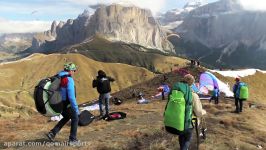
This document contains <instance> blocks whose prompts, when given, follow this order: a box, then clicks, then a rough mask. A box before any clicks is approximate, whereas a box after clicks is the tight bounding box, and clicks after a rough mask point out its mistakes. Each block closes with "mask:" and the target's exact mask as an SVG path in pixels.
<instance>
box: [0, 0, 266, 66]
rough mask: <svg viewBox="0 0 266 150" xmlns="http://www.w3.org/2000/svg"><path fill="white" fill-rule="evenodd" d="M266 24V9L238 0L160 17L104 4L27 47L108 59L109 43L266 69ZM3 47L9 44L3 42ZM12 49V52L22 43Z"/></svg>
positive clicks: (189, 7)
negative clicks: (245, 5) (253, 8)
mask: <svg viewBox="0 0 266 150" xmlns="http://www.w3.org/2000/svg"><path fill="white" fill-rule="evenodd" d="M265 26H266V12H261V11H247V10H245V9H244V8H243V7H242V6H241V5H240V4H239V2H238V0H220V1H218V2H214V3H209V4H202V3H199V2H193V3H188V4H187V5H186V6H185V7H184V8H183V9H173V10H170V11H168V12H166V13H165V14H160V15H159V16H157V18H155V17H153V16H152V13H151V12H150V11H149V10H146V9H141V8H138V7H135V6H122V5H120V4H112V5H109V6H105V5H100V6H97V9H96V11H95V13H94V14H90V13H89V12H88V11H86V10H85V11H84V12H83V13H82V14H80V15H79V16H78V17H77V18H76V19H74V20H72V19H69V20H67V21H66V22H62V21H61V22H57V21H54V22H53V23H52V25H51V29H50V30H49V31H45V32H43V33H37V34H34V36H33V40H32V44H31V47H30V48H28V49H27V51H26V52H29V53H36V52H42V53H55V52H59V53H68V52H75V53H83V54H84V55H86V56H89V57H91V58H96V57H95V56H96V55H98V54H99V53H101V54H104V57H99V56H97V58H98V59H97V60H100V61H108V60H110V59H108V56H107V55H105V54H107V53H108V51H107V49H108V47H111V48H110V49H112V51H114V50H115V49H120V55H119V57H123V56H124V55H127V54H128V52H127V51H128V50H129V49H130V51H131V50H133V51H136V52H149V53H151V52H152V53H159V54H167V55H175V54H177V55H178V56H183V57H188V58H193V59H198V60H200V61H202V62H204V63H207V64H209V65H211V66H215V67H227V68H243V67H254V68H261V69H265V68H266V67H265V66H266V59H265V57H266V29H265ZM95 38H96V39H95ZM99 39H100V40H99ZM106 40H107V41H109V42H110V43H108V42H107V43H108V44H107V45H108V47H104V46H103V45H104V44H103V45H101V44H96V45H97V46H96V45H95V41H98V43H99V42H100V41H106ZM0 41H1V40H0ZM2 41H3V40H2ZM6 41H7V40H6ZM13 41H14V39H13ZM92 41H94V42H92ZM2 43H3V42H2ZM5 43H8V42H5ZM25 43H27V44H25ZM96 43H97V42H96ZM103 43H105V42H103ZM7 45H9V44H5V47H8V46H7ZM15 45H16V44H15ZM17 45H19V44H17ZM29 45H30V44H29V42H24V45H23V47H24V48H25V47H29ZM110 45H112V46H110ZM0 46H1V47H2V49H5V48H3V44H1V42H0ZM20 47H22V46H20ZM103 47H104V48H103ZM117 47H119V48H117ZM6 49H10V46H9V48H6ZM14 49H15V50H11V51H12V52H13V51H16V50H17V51H18V49H20V48H16V47H15V48H14ZM103 49H104V50H103ZM96 50H97V51H96ZM100 51H101V52H100ZM122 51H123V52H122ZM109 52H110V51H109ZM109 56H110V55H109ZM124 57H125V56H124ZM125 58H127V57H125ZM111 59H112V62H113V61H115V62H123V63H128V64H130V62H129V61H122V60H123V59H119V60H116V59H115V57H112V58H111ZM117 59H118V58H117ZM133 60H134V59H133ZM136 64H137V63H136ZM141 64H142V65H140V66H147V65H144V64H145V63H141Z"/></svg>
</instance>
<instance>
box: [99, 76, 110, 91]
mask: <svg viewBox="0 0 266 150" xmlns="http://www.w3.org/2000/svg"><path fill="white" fill-rule="evenodd" d="M97 81H98V82H97V91H98V92H99V93H101V94H103V93H109V92H111V85H110V80H109V79H108V78H107V77H104V78H101V79H98V80H97Z"/></svg>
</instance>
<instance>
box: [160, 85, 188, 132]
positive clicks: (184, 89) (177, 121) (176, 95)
mask: <svg viewBox="0 0 266 150" xmlns="http://www.w3.org/2000/svg"><path fill="white" fill-rule="evenodd" d="M164 125H165V129H166V131H168V132H170V133H173V134H178V135H179V134H181V133H183V131H185V130H187V129H189V128H191V127H192V93H191V89H190V87H189V85H188V84H185V83H181V82H178V83H176V84H175V85H174V86H173V89H172V91H171V92H170V94H169V100H168V103H167V105H166V108H165V112H164Z"/></svg>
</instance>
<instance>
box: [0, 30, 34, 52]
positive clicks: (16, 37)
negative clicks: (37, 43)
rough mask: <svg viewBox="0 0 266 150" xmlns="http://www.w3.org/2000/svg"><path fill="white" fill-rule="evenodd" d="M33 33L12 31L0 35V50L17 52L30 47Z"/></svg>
mask: <svg viewBox="0 0 266 150" xmlns="http://www.w3.org/2000/svg"><path fill="white" fill-rule="evenodd" d="M35 35H36V34H35V33H13V34H3V35H1V36H0V52H6V53H17V52H20V51H23V50H25V49H27V48H29V47H31V43H32V38H33V37H34V36H35Z"/></svg>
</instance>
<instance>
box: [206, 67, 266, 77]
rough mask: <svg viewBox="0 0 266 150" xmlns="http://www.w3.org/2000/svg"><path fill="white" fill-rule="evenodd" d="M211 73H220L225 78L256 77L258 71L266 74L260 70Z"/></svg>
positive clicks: (217, 71)
mask: <svg viewBox="0 0 266 150" xmlns="http://www.w3.org/2000/svg"><path fill="white" fill-rule="evenodd" d="M210 71H211V72H216V73H219V74H220V75H222V76H225V77H232V78H236V77H246V76H250V75H254V74H255V73H256V72H257V71H258V72H262V73H266V71H264V70H260V69H244V70H227V71H219V70H210Z"/></svg>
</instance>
